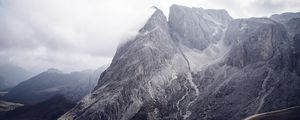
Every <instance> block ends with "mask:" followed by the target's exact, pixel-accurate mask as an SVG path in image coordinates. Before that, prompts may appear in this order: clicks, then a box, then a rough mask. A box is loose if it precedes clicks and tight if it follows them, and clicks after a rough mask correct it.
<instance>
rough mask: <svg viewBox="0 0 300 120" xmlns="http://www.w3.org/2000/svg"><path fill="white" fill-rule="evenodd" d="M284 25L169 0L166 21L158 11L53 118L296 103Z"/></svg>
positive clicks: (228, 114)
mask: <svg viewBox="0 0 300 120" xmlns="http://www.w3.org/2000/svg"><path fill="white" fill-rule="evenodd" d="M296 17H297V16H296ZM292 19H294V18H293V17H292ZM287 21H289V20H287ZM291 24H293V23H291ZM288 29H289V28H287V25H285V23H282V22H281V21H280V22H278V21H276V20H274V19H271V18H248V19H232V17H231V16H230V15H229V14H228V13H227V12H226V11H225V10H210V9H202V8H188V7H185V6H179V5H173V6H171V8H170V13H169V18H168V20H167V18H166V17H165V15H164V14H163V12H162V11H161V10H159V9H156V11H155V12H154V13H153V15H152V16H151V17H150V18H149V19H148V21H147V23H146V24H145V25H144V27H143V28H141V29H140V30H139V34H138V35H137V36H136V37H135V38H134V39H131V40H128V41H127V42H126V43H124V44H122V45H120V46H119V47H118V49H117V52H116V54H115V56H114V58H113V60H112V63H111V64H110V66H109V67H108V68H107V69H106V71H104V72H103V73H102V74H101V76H100V79H99V81H98V84H97V86H96V87H95V89H94V90H93V91H92V93H91V94H89V95H87V96H86V97H85V98H84V99H82V100H81V101H80V102H79V103H78V104H77V105H76V106H75V107H74V108H73V109H71V110H70V111H68V112H67V113H66V114H64V115H63V116H62V117H60V118H59V119H60V120H141V119H143V120H146V119H147V120H158V119H162V120H174V119H179V120H182V119H183V120H185V119H186V120H195V119H200V120H240V119H243V118H245V117H247V116H250V115H253V114H257V113H262V112H268V111H273V110H278V109H284V108H288V107H293V106H299V105H300V78H299V74H297V70H299V69H298V68H299V67H297V65H299V64H298V62H297V61H299V59H298V58H297V49H298V46H296V44H298V42H297V41H298V40H299V39H298V37H297V36H295V37H291V34H290V33H289V32H288ZM289 30H291V31H293V30H292V29H289ZM294 38H295V39H294Z"/></svg>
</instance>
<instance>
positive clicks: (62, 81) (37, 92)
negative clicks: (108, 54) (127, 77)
mask: <svg viewBox="0 0 300 120" xmlns="http://www.w3.org/2000/svg"><path fill="white" fill-rule="evenodd" d="M104 70H105V67H101V68H99V69H98V70H96V71H92V70H86V71H81V72H71V73H63V72H61V71H59V70H57V69H49V70H47V71H45V72H43V73H41V74H39V75H37V76H34V77H32V78H30V79H28V80H26V81H24V82H21V83H20V84H18V85H17V86H16V87H14V88H13V89H11V90H10V91H9V92H8V93H7V94H6V95H5V96H4V97H3V99H4V100H6V101H13V102H18V103H23V104H36V103H39V102H42V101H44V100H47V99H49V98H51V97H53V96H56V95H59V94H61V95H63V96H64V97H66V98H67V99H68V100H70V101H72V102H77V101H79V100H80V99H81V98H82V97H84V96H85V95H86V94H88V93H90V92H91V91H92V90H93V88H94V87H95V85H96V84H97V80H98V79H99V78H96V77H95V76H100V74H101V73H102V71H104Z"/></svg>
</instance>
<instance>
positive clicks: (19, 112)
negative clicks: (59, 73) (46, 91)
mask: <svg viewBox="0 0 300 120" xmlns="http://www.w3.org/2000/svg"><path fill="white" fill-rule="evenodd" d="M74 105H75V103H73V102H71V101H69V100H67V99H66V98H64V96H62V95H57V96H53V97H51V98H50V99H48V100H46V101H43V102H41V103H38V104H36V105H32V106H23V107H18V108H16V109H14V110H11V111H7V112H1V113H0V118H1V119H3V120H56V119H57V118H58V117H59V116H61V115H62V114H64V113H65V112H66V111H68V110H69V109H71V108H72V107H73V106H74Z"/></svg>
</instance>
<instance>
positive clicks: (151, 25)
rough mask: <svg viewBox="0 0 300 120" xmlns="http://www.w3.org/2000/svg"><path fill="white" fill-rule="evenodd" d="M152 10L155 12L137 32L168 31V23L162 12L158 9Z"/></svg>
mask: <svg viewBox="0 0 300 120" xmlns="http://www.w3.org/2000/svg"><path fill="white" fill-rule="evenodd" d="M154 8H155V12H154V13H153V14H152V16H151V17H150V18H149V19H148V21H147V23H146V24H145V25H144V27H143V28H142V29H140V31H139V32H141V33H144V32H147V31H148V32H149V31H152V30H154V29H158V28H159V29H164V30H166V31H168V21H167V18H166V16H165V15H164V13H163V11H162V10H160V9H158V8H157V7H154Z"/></svg>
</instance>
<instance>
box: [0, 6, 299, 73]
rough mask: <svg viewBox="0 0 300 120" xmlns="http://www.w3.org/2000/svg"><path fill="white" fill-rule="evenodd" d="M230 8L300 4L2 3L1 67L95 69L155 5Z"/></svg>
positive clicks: (257, 11) (257, 12)
mask: <svg viewBox="0 0 300 120" xmlns="http://www.w3.org/2000/svg"><path fill="white" fill-rule="evenodd" d="M172 4H181V5H186V6H190V7H192V6H193V7H203V8H210V9H226V10H227V11H228V12H229V13H230V14H231V15H232V16H233V17H235V18H241V17H250V16H256V17H257V16H270V15H271V14H273V13H281V12H286V11H300V8H299V7H298V6H300V2H299V1H297V0H242V1H241V0H239V1H238V0H127V1H125V0H21V1H20V0H0V59H1V61H0V63H11V64H16V65H18V66H21V67H23V68H25V69H29V70H34V71H42V70H45V69H48V68H49V67H55V68H59V69H61V70H64V71H74V70H81V69H88V68H92V69H95V68H97V67H100V66H101V65H104V64H107V63H109V62H110V61H111V59H112V57H113V55H114V53H115V50H116V48H117V46H118V44H119V42H120V41H126V40H127V39H129V38H131V37H133V36H134V35H136V34H137V31H138V29H140V28H141V27H142V26H143V25H144V23H145V22H146V20H147V19H148V18H149V17H150V16H151V14H152V13H153V9H151V7H152V6H157V7H158V8H160V9H162V10H163V11H164V12H165V13H166V14H168V9H169V6H171V5H172Z"/></svg>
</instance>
